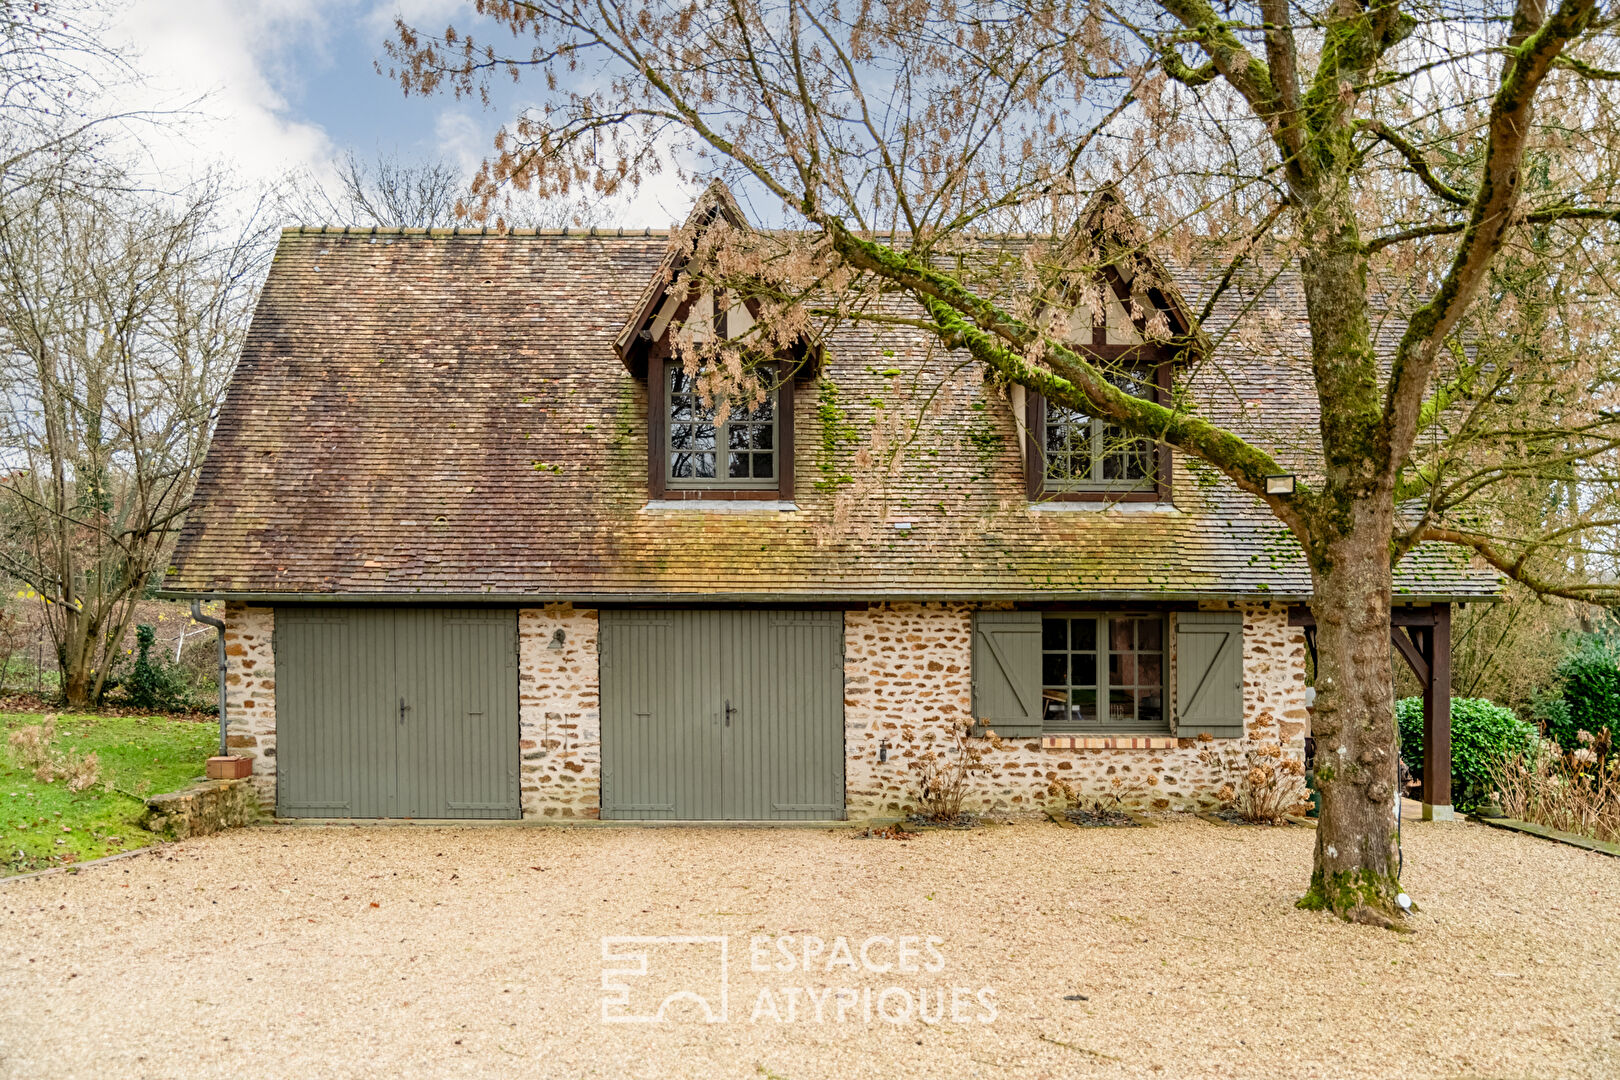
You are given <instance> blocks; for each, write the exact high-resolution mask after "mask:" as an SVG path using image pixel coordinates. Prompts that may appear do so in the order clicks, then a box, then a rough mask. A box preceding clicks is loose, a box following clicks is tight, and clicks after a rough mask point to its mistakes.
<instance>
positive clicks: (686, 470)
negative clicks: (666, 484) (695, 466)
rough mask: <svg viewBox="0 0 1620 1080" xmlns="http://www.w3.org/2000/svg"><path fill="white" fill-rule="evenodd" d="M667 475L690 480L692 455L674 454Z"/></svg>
mask: <svg viewBox="0 0 1620 1080" xmlns="http://www.w3.org/2000/svg"><path fill="white" fill-rule="evenodd" d="M669 474H670V475H671V476H678V477H685V478H688V479H690V478H691V476H692V455H691V454H676V455H675V457H674V460H673V461H671V462H670V467H669Z"/></svg>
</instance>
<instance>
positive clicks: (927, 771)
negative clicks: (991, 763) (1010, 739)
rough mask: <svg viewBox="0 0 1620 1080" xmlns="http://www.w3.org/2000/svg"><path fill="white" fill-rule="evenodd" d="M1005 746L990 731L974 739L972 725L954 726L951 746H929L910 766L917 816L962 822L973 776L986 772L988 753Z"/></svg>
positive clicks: (939, 820) (962, 723)
mask: <svg viewBox="0 0 1620 1080" xmlns="http://www.w3.org/2000/svg"><path fill="white" fill-rule="evenodd" d="M1006 745H1007V744H1006V743H1005V742H1004V741H1003V740H1002V739H1001V737H1000V736H999V735H997V734H996V733H995V732H994V731H991V730H989V729H988V728H987V729H985V732H984V734H983V736H975V735H974V734H973V725H972V724H971V723H968V722H966V721H961V722H957V723H953V724H952V725H951V745H950V746H949V747H947V748H944V749H937V748H935V747H934V746H929V747H928V748H927V749H925V750H923V751H922V752H921V753H920V754H918V755H917V756H916V757H915V758H913V759H912V761H911V763H910V768H911V770H912V772H914V773H915V774H916V776H917V794H916V797H915V801H916V807H917V816H918V817H920V818H923V819H924V820H927V821H937V822H945V823H950V822H957V821H960V820H962V816H963V807H964V805H965V804H966V802H967V797H968V793H969V789H970V787H971V778H972V775H973V774H974V773H977V772H981V771H983V770H984V768H985V763H984V756H985V753H986V752H987V751H989V750H1000V749H1002V748H1003V747H1004V746H1006Z"/></svg>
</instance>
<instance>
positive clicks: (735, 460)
mask: <svg viewBox="0 0 1620 1080" xmlns="http://www.w3.org/2000/svg"><path fill="white" fill-rule="evenodd" d="M726 457H728V458H729V459H730V464H729V465H728V466H727V468H726V475H727V476H729V477H731V478H732V479H738V478H744V479H746V478H747V476H748V455H747V454H727V455H726Z"/></svg>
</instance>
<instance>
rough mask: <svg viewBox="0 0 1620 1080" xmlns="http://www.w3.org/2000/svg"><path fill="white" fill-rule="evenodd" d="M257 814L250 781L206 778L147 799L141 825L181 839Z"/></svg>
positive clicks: (229, 826) (235, 824) (248, 820)
mask: <svg viewBox="0 0 1620 1080" xmlns="http://www.w3.org/2000/svg"><path fill="white" fill-rule="evenodd" d="M259 813H260V810H259V796H258V793H257V792H256V791H254V789H253V784H252V781H251V780H206V781H204V782H203V783H200V784H197V785H195V786H194V787H189V788H186V789H185V790H184V791H171V792H168V793H167V794H164V795H154V796H152V798H150V799H147V800H146V813H145V814H143V815H142V816H141V827H142V828H144V829H146V830H148V831H149V832H155V833H157V834H158V835H159V836H162V837H163V838H165V839H167V840H185V839H187V838H189V837H193V836H211V835H213V834H214V833H217V832H222V831H223V830H225V829H235V828H240V827H241V826H243V825H251V824H253V823H254V822H255V821H257V820H258V819H259Z"/></svg>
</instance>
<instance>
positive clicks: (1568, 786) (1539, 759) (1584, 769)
mask: <svg viewBox="0 0 1620 1080" xmlns="http://www.w3.org/2000/svg"><path fill="white" fill-rule="evenodd" d="M1576 738H1577V739H1578V740H1579V743H1580V745H1578V746H1577V747H1576V748H1575V749H1573V750H1568V751H1566V750H1564V749H1563V748H1562V747H1560V746H1559V745H1558V744H1557V743H1555V742H1553V741H1552V740H1550V739H1549V740H1545V741H1543V742H1542V743H1541V744H1540V745H1538V746H1537V747H1535V748H1534V749H1532V750H1530V751H1528V752H1527V753H1523V754H1518V755H1516V756H1514V757H1513V758H1510V759H1509V760H1508V762H1507V764H1505V765H1504V766H1503V767H1502V771H1501V773H1500V775H1499V776H1498V778H1497V783H1496V800H1497V802H1498V803H1500V804H1501V807H1502V812H1503V813H1505V814H1506V815H1507V816H1508V817H1512V818H1518V819H1519V820H1520V821H1529V822H1533V823H1535V824H1537V825H1545V826H1547V827H1548V828H1550V829H1558V830H1560V831H1562V832H1567V833H1575V834H1577V835H1580V836H1589V837H1591V838H1593V839H1594V840H1606V841H1609V842H1610V843H1614V842H1620V756H1616V755H1615V754H1613V753H1611V752H1610V750H1611V743H1612V736H1611V735H1610V734H1609V731H1608V730H1607V729H1604V730H1603V731H1600V732H1599V733H1598V734H1596V735H1593V734H1592V733H1591V732H1589V731H1582V732H1578V733H1577V735H1576Z"/></svg>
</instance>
